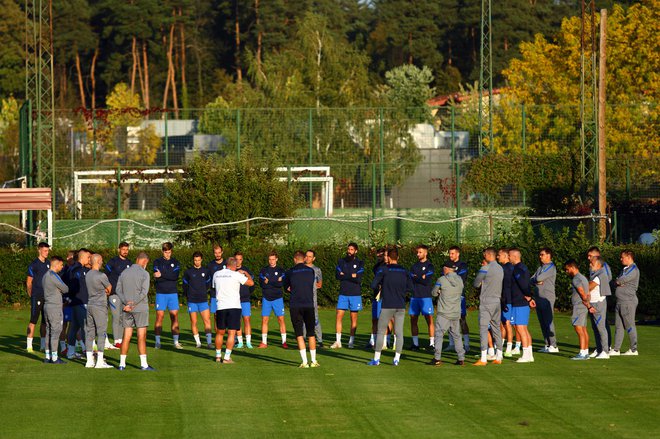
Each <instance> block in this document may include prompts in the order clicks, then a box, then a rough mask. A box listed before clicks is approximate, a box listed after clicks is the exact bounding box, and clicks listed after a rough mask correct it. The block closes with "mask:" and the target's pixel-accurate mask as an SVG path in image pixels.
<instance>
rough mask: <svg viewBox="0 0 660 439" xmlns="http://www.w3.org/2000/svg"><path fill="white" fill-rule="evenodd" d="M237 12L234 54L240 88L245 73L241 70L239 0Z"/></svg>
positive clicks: (236, 0) (235, 0) (235, 2)
mask: <svg viewBox="0 0 660 439" xmlns="http://www.w3.org/2000/svg"><path fill="white" fill-rule="evenodd" d="M234 6H235V8H234V12H235V16H236V17H235V32H236V52H235V54H234V61H235V64H236V82H238V84H239V86H240V84H241V83H242V82H243V72H242V70H241V26H240V24H239V22H238V0H234Z"/></svg>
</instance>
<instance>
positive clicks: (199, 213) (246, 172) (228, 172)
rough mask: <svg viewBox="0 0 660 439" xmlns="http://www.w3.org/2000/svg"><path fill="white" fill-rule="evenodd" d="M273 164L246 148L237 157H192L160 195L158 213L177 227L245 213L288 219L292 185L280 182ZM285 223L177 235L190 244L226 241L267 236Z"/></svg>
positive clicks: (221, 220) (233, 218) (241, 217)
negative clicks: (160, 210)
mask: <svg viewBox="0 0 660 439" xmlns="http://www.w3.org/2000/svg"><path fill="white" fill-rule="evenodd" d="M279 176H280V175H279V174H277V173H276V171H275V167H274V165H273V164H272V163H266V162H264V161H261V160H258V159H255V158H254V157H253V156H252V154H251V153H250V150H249V149H248V150H245V151H244V152H243V154H242V155H241V158H240V159H236V158H235V157H233V156H232V157H226V158H224V159H222V158H221V157H219V156H210V157H197V158H195V159H194V160H193V162H192V163H191V164H190V165H189V166H188V169H187V173H186V175H185V176H179V177H178V179H177V181H175V182H173V183H171V184H168V185H167V186H166V188H167V194H166V196H165V198H164V200H163V207H162V213H163V216H164V217H165V218H166V219H167V220H168V221H169V222H171V223H174V224H176V225H177V227H178V228H179V229H187V228H192V227H199V226H202V225H208V224H212V223H224V222H232V221H240V220H244V219H247V218H257V217H268V218H289V217H292V216H293V215H294V213H295V209H296V208H297V206H298V200H297V198H296V194H295V190H294V189H293V188H289V187H288V186H287V182H281V181H279V179H278V177H279ZM283 227H285V224H284V223H278V224H270V225H259V226H255V227H253V228H249V227H248V226H246V229H245V230H242V231H237V230H235V229H233V230H227V231H226V232H224V233H223V232H222V231H221V230H220V231H219V230H218V229H216V228H208V229H203V230H201V231H197V232H194V233H187V234H184V235H182V239H185V240H188V241H191V242H195V243H209V242H225V241H226V240H229V241H231V239H232V238H234V237H236V236H239V235H242V234H244V233H245V234H249V235H250V236H252V237H270V236H272V235H273V234H274V233H277V232H278V231H281V230H282V228H283Z"/></svg>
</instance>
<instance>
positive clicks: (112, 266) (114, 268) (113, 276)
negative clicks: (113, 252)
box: [105, 256, 133, 294]
mask: <svg viewBox="0 0 660 439" xmlns="http://www.w3.org/2000/svg"><path fill="white" fill-rule="evenodd" d="M131 265H133V262H132V261H131V260H130V259H122V258H120V257H119V256H115V257H114V258H112V259H110V260H109V261H108V263H107V264H105V274H107V275H108V280H109V281H110V285H112V291H111V294H115V291H116V290H117V281H118V280H119V275H120V274H121V272H122V271H124V270H126V269H127V268H128V267H130V266H131Z"/></svg>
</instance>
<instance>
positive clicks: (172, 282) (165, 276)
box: [154, 258, 181, 294]
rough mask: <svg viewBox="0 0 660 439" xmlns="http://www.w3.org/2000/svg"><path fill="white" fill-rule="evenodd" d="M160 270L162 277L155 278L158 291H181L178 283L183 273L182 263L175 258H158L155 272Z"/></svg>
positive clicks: (173, 292) (165, 292)
mask: <svg viewBox="0 0 660 439" xmlns="http://www.w3.org/2000/svg"><path fill="white" fill-rule="evenodd" d="M156 271H160V277H155V278H154V285H155V286H156V293H160V294H177V293H178V292H179V290H178V287H177V285H176V283H177V281H178V280H179V275H180V274H181V264H179V261H177V260H176V259H174V258H170V259H169V260H165V258H158V259H156V260H155V261H154V273H155V272H156Z"/></svg>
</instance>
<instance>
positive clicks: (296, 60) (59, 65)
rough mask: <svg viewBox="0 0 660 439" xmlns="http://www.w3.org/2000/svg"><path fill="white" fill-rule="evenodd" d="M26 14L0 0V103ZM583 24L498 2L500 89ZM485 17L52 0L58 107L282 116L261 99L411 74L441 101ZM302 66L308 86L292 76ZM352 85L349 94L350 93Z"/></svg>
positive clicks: (16, 69) (353, 96)
mask: <svg viewBox="0 0 660 439" xmlns="http://www.w3.org/2000/svg"><path fill="white" fill-rule="evenodd" d="M23 3H24V2H23V1H21V0H18V1H17V0H0V97H8V96H14V97H16V98H18V99H19V100H20V99H21V98H22V97H23V96H24V84H25V81H24V50H25V49H24V38H25V14H24V11H23ZM596 3H597V6H599V7H611V6H612V3H618V4H622V5H628V4H629V3H635V2H633V1H617V2H613V1H598V2H596ZM579 13H580V1H578V0H497V1H493V7H492V38H493V43H492V44H493V70H494V81H495V85H496V86H502V85H506V79H505V77H504V76H503V75H502V71H503V70H504V69H505V68H506V66H507V65H508V64H509V62H510V60H511V59H512V58H515V57H518V56H519V55H520V51H519V44H520V43H521V42H524V41H532V40H533V39H534V35H535V34H542V35H543V36H545V37H546V38H547V39H549V40H552V39H553V37H554V35H555V34H556V33H558V32H559V31H560V26H561V22H562V19H564V18H565V17H570V16H576V15H579ZM480 14H481V1H480V0H295V1H291V0H121V1H117V0H54V1H53V40H54V41H53V44H54V54H55V56H54V75H55V102H56V107H58V108H77V107H86V108H98V107H103V106H105V105H106V104H107V102H106V97H107V96H108V94H109V93H110V91H111V90H112V89H113V88H114V87H115V85H116V84H118V83H120V82H124V83H126V84H128V86H129V87H130V89H131V90H132V91H134V92H135V93H136V94H139V95H140V97H141V100H142V102H141V105H142V106H144V107H167V108H177V109H178V108H195V107H198V108H199V107H204V106H205V105H206V104H208V103H209V102H212V101H214V100H215V99H216V98H218V97H219V96H222V97H223V98H224V99H225V100H226V101H227V102H229V103H234V104H240V103H241V102H254V99H250V98H244V97H243V98H241V97H242V96H243V95H245V94H250V93H254V92H255V90H256V91H262V94H263V96H264V97H263V98H262V99H259V101H260V102H259V103H260V104H262V105H265V106H273V107H279V106H283V105H284V103H283V102H281V96H282V94H281V93H276V92H273V93H270V94H269V93H266V92H263V90H268V89H269V88H270V89H274V88H277V87H279V86H281V85H282V84H285V85H286V86H287V87H293V88H295V87H296V85H295V84H296V81H299V82H301V83H302V84H305V83H306V82H311V83H312V84H314V83H315V81H316V85H317V89H318V88H319V87H318V84H319V83H320V82H321V81H323V82H324V83H327V84H328V86H327V87H326V88H327V89H335V91H336V93H334V94H332V93H331V94H327V95H323V94H322V93H320V92H317V93H312V94H314V96H311V97H310V99H297V100H296V99H294V100H292V101H290V102H288V105H289V106H290V105H308V104H316V105H322V106H347V105H363V104H369V103H373V99H374V96H378V93H377V91H378V89H379V86H380V85H382V84H383V83H385V81H386V72H388V71H390V70H391V69H393V68H394V67H397V66H400V65H403V64H413V65H416V66H418V67H422V66H427V67H428V68H430V69H431V72H432V74H433V79H432V84H431V85H432V86H433V87H434V88H435V92H436V93H438V94H442V93H449V92H453V91H456V90H458V89H459V88H460V86H461V85H464V84H471V83H474V81H475V80H476V79H477V78H478V76H479V47H480V46H479V41H480ZM322 58H323V62H324V63H328V62H329V61H330V62H331V63H332V62H334V63H335V65H336V66H335V68H328V67H326V68H325V69H324V71H323V75H324V76H323V78H321V77H320V74H319V69H316V70H315V69H314V64H315V63H316V64H317V65H320V63H321V59H322ZM305 64H310V68H309V69H308V70H307V73H306V74H305V75H304V76H309V78H305V77H303V78H296V77H295V75H291V72H292V70H291V68H290V67H291V66H296V65H305ZM325 65H326V66H327V65H328V64H325ZM331 65H332V64H331ZM295 71H297V72H301V71H302V72H305V71H306V70H305V69H300V68H298V69H296V70H295ZM315 75H316V76H315ZM314 76H315V77H314ZM346 77H349V78H350V79H351V87H348V88H347V89H346V90H343V89H342V85H341V80H343V79H344V78H346ZM338 81H339V82H338ZM292 83H293V85H291V84H292ZM336 87H339V88H336ZM303 88H304V87H303ZM317 91H318V90H317ZM337 91H338V92H337ZM276 96H277V98H276Z"/></svg>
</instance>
